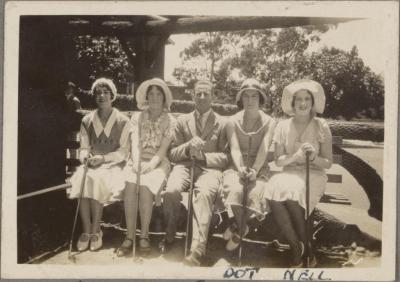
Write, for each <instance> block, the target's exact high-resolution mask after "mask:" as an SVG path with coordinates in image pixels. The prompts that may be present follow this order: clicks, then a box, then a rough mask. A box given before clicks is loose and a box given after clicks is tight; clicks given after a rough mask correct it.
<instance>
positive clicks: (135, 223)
mask: <svg viewBox="0 0 400 282" xmlns="http://www.w3.org/2000/svg"><path fill="white" fill-rule="evenodd" d="M141 117H142V113H140V116H139V122H138V167H137V171H136V190H135V198H134V203H133V204H134V207H135V210H134V212H133V238H132V240H133V242H132V258H133V260H135V259H136V228H137V217H138V216H137V214H138V209H139V207H138V205H139V189H140V172H141V170H142V169H141V166H142V142H141V140H140V136H141Z"/></svg>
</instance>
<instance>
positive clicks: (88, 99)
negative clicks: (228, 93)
mask: <svg viewBox="0 0 400 282" xmlns="http://www.w3.org/2000/svg"><path fill="white" fill-rule="evenodd" d="M76 96H77V97H78V98H79V100H80V101H81V105H82V107H83V108H84V109H94V108H96V103H95V100H94V97H93V95H92V94H90V92H89V91H81V92H79V93H78V94H77V95H76ZM113 106H114V107H116V108H117V109H119V110H120V111H123V112H127V111H133V110H137V107H136V100H135V97H134V96H133V95H124V94H119V95H118V96H117V99H116V100H115V101H114V102H113ZM212 108H213V110H214V111H215V112H217V113H218V114H220V115H222V116H230V115H233V114H235V113H237V112H238V111H239V109H238V107H237V106H236V105H231V104H218V103H213V104H212ZM193 110H194V102H193V101H184V100H173V101H172V105H171V112H178V113H190V112H191V111H193Z"/></svg>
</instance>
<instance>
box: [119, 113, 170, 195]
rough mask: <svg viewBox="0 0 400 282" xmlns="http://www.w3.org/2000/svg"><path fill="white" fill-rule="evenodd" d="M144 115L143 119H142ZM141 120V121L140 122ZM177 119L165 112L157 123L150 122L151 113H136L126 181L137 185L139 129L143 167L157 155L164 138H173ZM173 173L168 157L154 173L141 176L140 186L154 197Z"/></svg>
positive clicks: (133, 121) (132, 125) (131, 135)
mask: <svg viewBox="0 0 400 282" xmlns="http://www.w3.org/2000/svg"><path fill="white" fill-rule="evenodd" d="M140 115H142V117H140ZM139 119H140V121H139ZM175 123H176V121H175V118H174V117H173V116H172V114H170V113H168V112H166V111H164V112H163V113H162V114H161V115H160V117H159V118H158V119H157V120H156V121H151V120H149V113H148V112H147V110H144V111H143V112H140V113H135V114H134V115H133V116H132V118H131V132H130V137H131V138H130V140H131V157H130V159H129V161H128V164H127V165H126V167H125V169H124V172H125V177H126V181H127V182H129V183H136V174H137V173H136V172H135V171H134V170H133V163H134V161H133V160H134V159H135V158H137V156H138V152H137V148H138V129H139V126H141V130H140V135H141V136H140V141H141V142H140V143H141V156H142V157H141V166H142V167H143V165H144V164H145V163H146V162H149V161H150V160H151V159H152V157H153V156H154V155H155V154H156V153H157V151H158V149H159V148H160V146H161V142H162V139H163V138H172V132H173V129H174V126H175ZM170 171H171V165H170V162H169V160H168V158H167V157H165V158H164V159H163V160H161V162H160V163H159V165H158V166H157V167H156V168H155V169H153V170H152V171H150V172H148V173H146V174H141V176H140V186H145V187H147V188H148V189H149V190H150V191H151V192H152V193H153V194H154V195H158V194H159V193H160V190H161V188H163V184H165V181H166V179H167V177H168V175H169V173H170Z"/></svg>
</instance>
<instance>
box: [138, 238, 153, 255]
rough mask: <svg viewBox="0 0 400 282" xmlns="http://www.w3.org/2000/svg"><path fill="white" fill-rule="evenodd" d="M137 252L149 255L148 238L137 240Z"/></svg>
mask: <svg viewBox="0 0 400 282" xmlns="http://www.w3.org/2000/svg"><path fill="white" fill-rule="evenodd" d="M139 250H140V251H141V252H142V253H149V252H150V251H151V245H150V240H149V238H139Z"/></svg>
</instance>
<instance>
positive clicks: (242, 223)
mask: <svg viewBox="0 0 400 282" xmlns="http://www.w3.org/2000/svg"><path fill="white" fill-rule="evenodd" d="M251 137H252V136H251V135H249V147H248V148H247V156H246V171H247V172H249V171H250V164H249V161H250V157H249V156H250V152H251V151H250V149H251V141H252V140H251ZM248 187H249V178H248V177H246V179H245V181H244V186H243V197H242V219H241V221H240V227H239V228H240V241H239V266H241V265H242V242H243V232H244V227H245V224H246V222H245V221H246V202H247V189H248Z"/></svg>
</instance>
